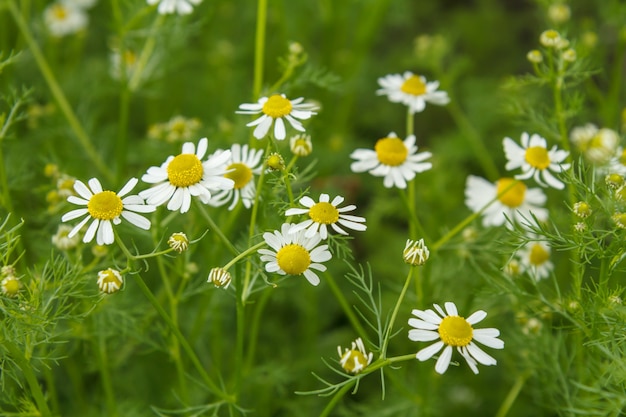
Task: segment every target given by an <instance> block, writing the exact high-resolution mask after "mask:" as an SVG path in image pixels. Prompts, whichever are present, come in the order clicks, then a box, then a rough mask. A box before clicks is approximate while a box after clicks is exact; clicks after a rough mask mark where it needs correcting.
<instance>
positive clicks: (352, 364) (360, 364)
mask: <svg viewBox="0 0 626 417" xmlns="http://www.w3.org/2000/svg"><path fill="white" fill-rule="evenodd" d="M339 362H340V363H341V367H342V368H343V369H345V370H346V372H350V373H352V374H357V373H359V372H361V371H362V370H363V368H365V367H366V366H367V365H368V361H367V358H366V357H365V355H364V354H363V353H361V352H359V351H358V350H355V349H353V350H346V352H345V353H344V354H343V355H342V356H341V359H340V361H339Z"/></svg>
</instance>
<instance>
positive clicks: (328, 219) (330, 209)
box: [285, 194, 367, 239]
mask: <svg viewBox="0 0 626 417" xmlns="http://www.w3.org/2000/svg"><path fill="white" fill-rule="evenodd" d="M343 200H344V198H343V197H341V196H337V197H335V198H333V200H332V201H330V197H329V195H328V194H321V195H320V200H319V202H317V203H316V202H315V200H313V199H312V198H311V197H308V196H304V197H302V198H301V199H300V204H302V205H303V206H304V207H306V208H290V209H288V210H287V211H286V212H285V215H286V216H296V215H299V214H307V215H308V216H309V218H308V219H307V220H305V221H303V222H302V223H298V224H297V225H295V226H294V227H292V228H291V230H290V233H297V232H299V231H300V230H306V232H305V233H304V236H305V237H306V238H311V237H313V236H314V235H316V234H318V233H319V235H320V236H321V238H322V239H326V238H327V237H328V227H327V226H330V227H332V228H333V230H334V231H335V232H337V233H340V234H342V235H347V234H348V233H347V232H346V231H345V230H343V229H342V228H341V227H340V226H343V227H345V228H348V229H352V230H358V231H363V230H365V229H367V226H365V225H364V224H363V223H365V218H363V217H359V216H352V215H350V214H344V213H347V212H349V211H354V210H355V209H356V206H355V205H353V204H351V205H349V206H345V207H339V205H340V204H341V203H343Z"/></svg>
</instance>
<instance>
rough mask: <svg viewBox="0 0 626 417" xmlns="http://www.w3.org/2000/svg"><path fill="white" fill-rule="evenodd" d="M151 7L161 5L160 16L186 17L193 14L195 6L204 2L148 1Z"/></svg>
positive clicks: (178, 0)
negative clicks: (175, 15)
mask: <svg viewBox="0 0 626 417" xmlns="http://www.w3.org/2000/svg"><path fill="white" fill-rule="evenodd" d="M147 1H148V4H149V5H151V6H152V5H154V4H157V3H158V4H159V8H158V12H159V14H173V13H178V14H179V15H186V14H190V13H191V12H193V6H197V5H198V4H200V3H202V0H147Z"/></svg>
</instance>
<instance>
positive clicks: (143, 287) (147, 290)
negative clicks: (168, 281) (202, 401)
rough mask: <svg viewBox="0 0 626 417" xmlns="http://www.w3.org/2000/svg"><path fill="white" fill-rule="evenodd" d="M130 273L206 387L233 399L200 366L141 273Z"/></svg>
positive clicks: (225, 397) (222, 396)
mask: <svg viewBox="0 0 626 417" xmlns="http://www.w3.org/2000/svg"><path fill="white" fill-rule="evenodd" d="M132 275H133V277H134V278H135V282H136V283H137V285H138V286H139V289H140V290H141V291H142V292H143V294H144V295H145V297H146V298H147V299H148V300H149V301H150V303H151V304H152V306H153V307H154V308H155V309H156V311H157V312H158V313H159V315H160V316H161V318H162V319H163V321H165V323H167V325H168V326H169V328H170V330H171V331H172V333H174V335H175V336H176V338H177V339H178V341H179V342H180V344H181V346H182V348H183V350H184V351H185V352H186V353H187V355H188V356H189V359H190V360H191V363H192V364H193V366H194V367H195V368H196V370H197V371H198V373H199V374H200V377H201V378H202V380H203V381H204V383H205V384H206V385H207V388H208V389H209V390H210V391H211V392H213V394H215V395H217V396H218V397H220V398H221V399H223V400H225V401H228V402H232V401H234V398H232V397H231V396H229V395H228V394H226V393H225V392H223V391H222V390H221V389H220V388H219V387H218V386H217V384H216V383H215V382H213V379H212V378H211V377H210V376H209V374H208V373H207V371H206V370H205V369H204V366H202V363H201V362H200V359H198V356H197V355H196V353H195V352H194V351H193V348H192V347H191V346H190V345H189V342H187V339H186V338H185V336H184V335H183V334H182V333H181V331H180V330H179V329H178V326H176V323H174V322H173V321H172V319H171V318H170V317H169V316H168V314H167V312H166V311H165V310H164V309H163V307H161V305H160V304H159V302H158V300H157V299H156V297H155V296H154V294H153V293H152V291H150V288H148V286H147V285H146V283H145V281H144V280H143V278H141V275H139V274H132Z"/></svg>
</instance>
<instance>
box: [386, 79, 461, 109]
mask: <svg viewBox="0 0 626 417" xmlns="http://www.w3.org/2000/svg"><path fill="white" fill-rule="evenodd" d="M378 84H379V85H380V86H381V87H382V88H381V89H380V90H378V91H376V94H378V95H386V96H387V98H388V99H389V101H391V102H392V103H402V104H404V105H405V106H408V107H409V109H410V111H411V113H419V112H421V111H423V110H424V108H425V107H426V103H427V102H428V103H431V104H437V105H439V106H443V105H446V104H448V103H449V102H450V98H449V97H448V93H446V92H445V91H437V88H439V81H431V82H427V81H426V78H425V77H423V76H421V75H415V74H413V73H412V72H410V71H406V72H405V73H404V74H390V75H387V76H385V77H381V78H379V79H378Z"/></svg>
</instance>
